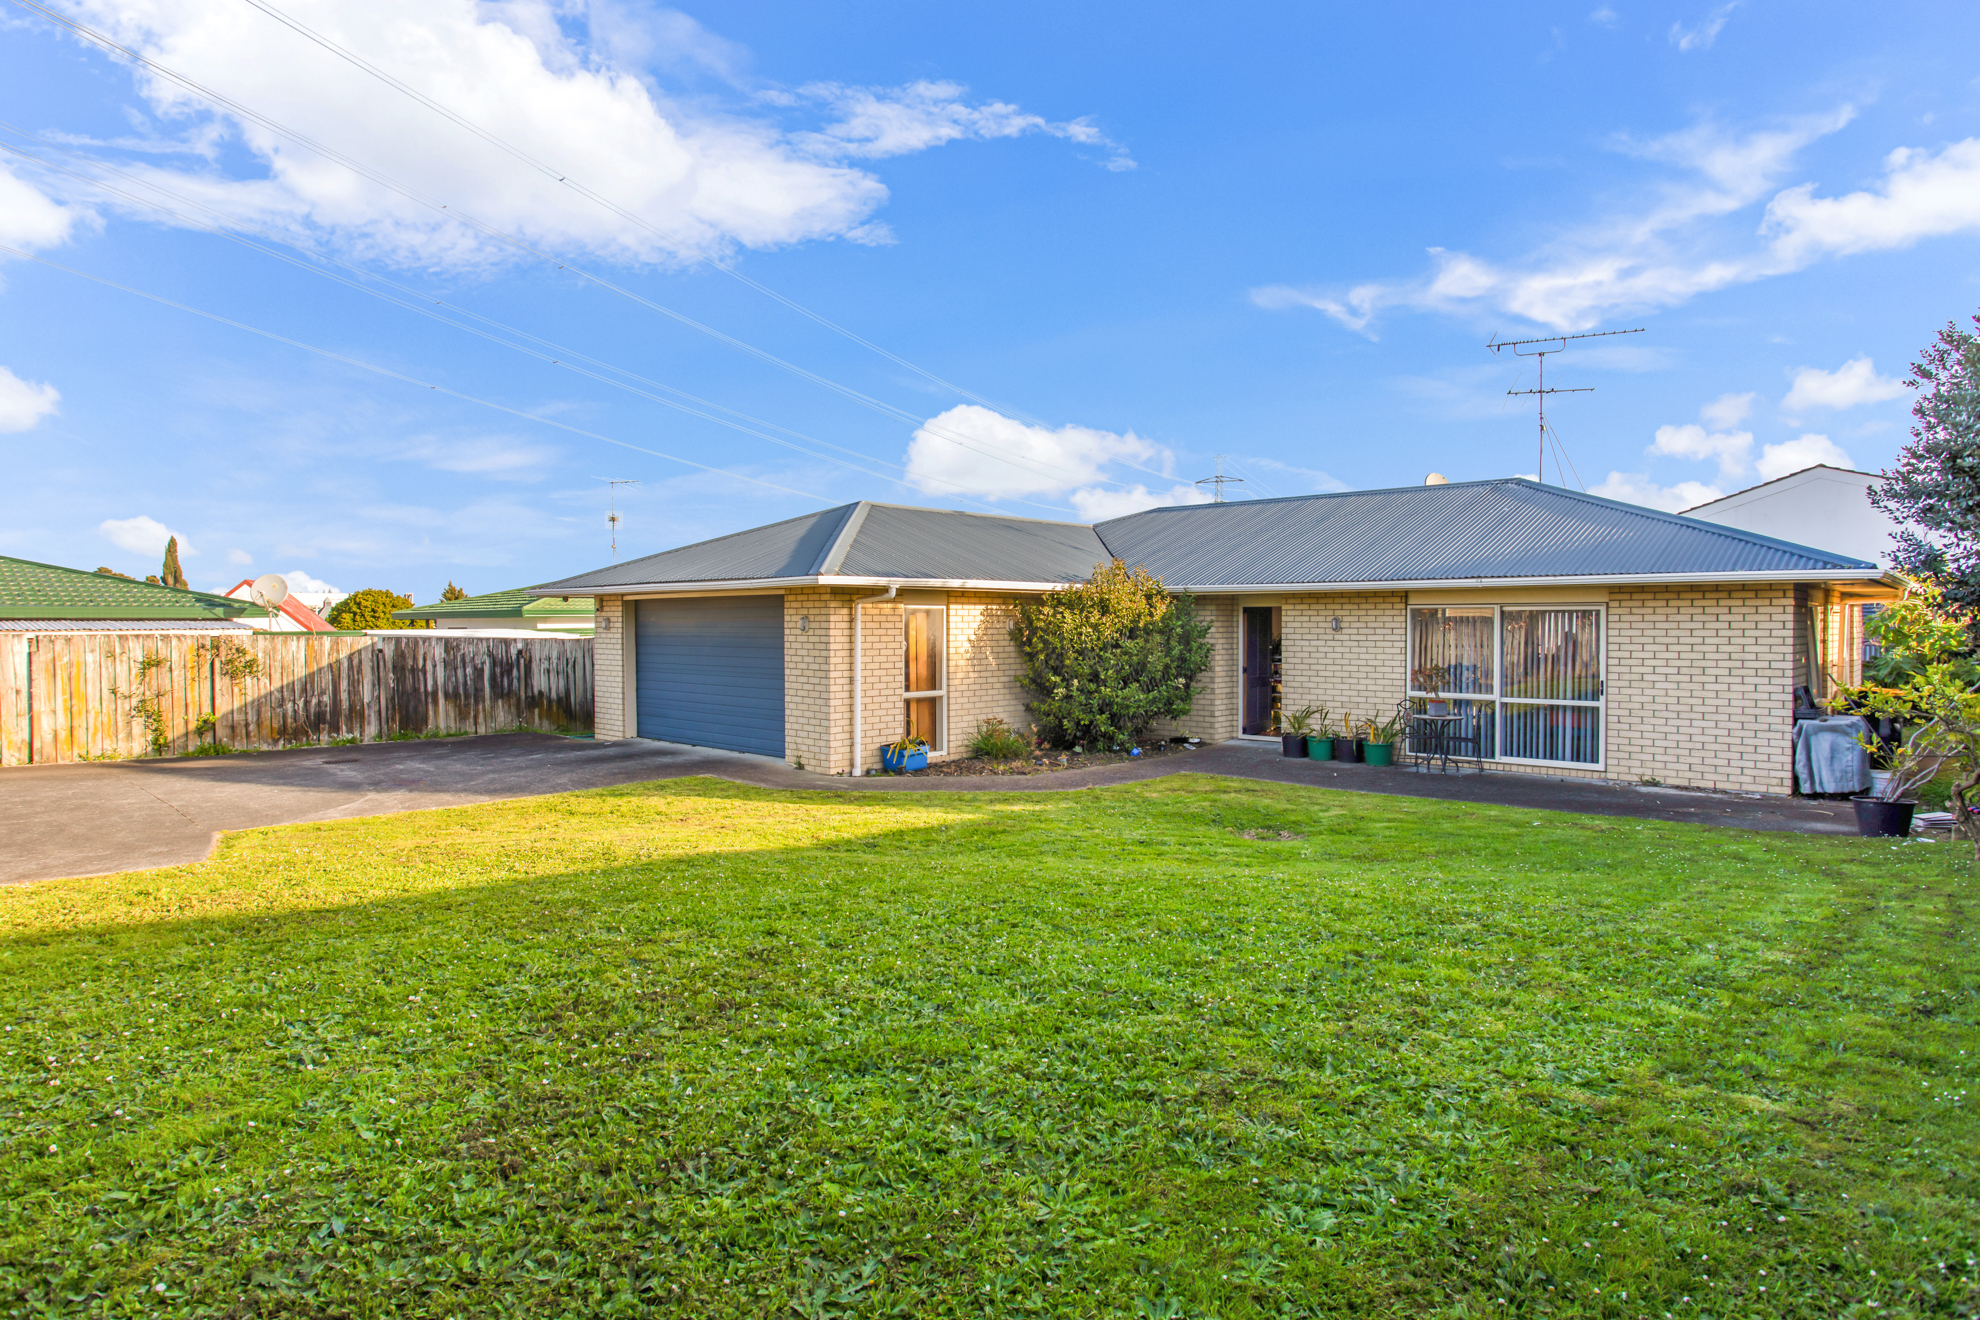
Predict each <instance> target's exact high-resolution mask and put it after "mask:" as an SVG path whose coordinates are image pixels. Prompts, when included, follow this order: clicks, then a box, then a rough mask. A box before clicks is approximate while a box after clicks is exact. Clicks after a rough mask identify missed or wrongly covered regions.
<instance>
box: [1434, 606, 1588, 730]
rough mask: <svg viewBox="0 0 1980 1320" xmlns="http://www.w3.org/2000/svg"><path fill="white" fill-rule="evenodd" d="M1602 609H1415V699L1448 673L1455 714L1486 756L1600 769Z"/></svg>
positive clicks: (1446, 685)
mask: <svg viewBox="0 0 1980 1320" xmlns="http://www.w3.org/2000/svg"><path fill="white" fill-rule="evenodd" d="M1603 615H1604V610H1603V609H1602V607H1601V606H1598V605H1577V606H1567V607H1555V606H1527V605H1475V606H1464V607H1461V608H1460V607H1445V608H1421V607H1419V608H1415V609H1412V610H1410V612H1409V616H1410V628H1409V632H1410V648H1409V649H1410V681H1409V692H1410V695H1411V696H1422V695H1424V694H1425V693H1426V692H1427V691H1428V682H1429V680H1430V679H1432V678H1435V677H1438V671H1441V679H1442V681H1441V683H1440V684H1439V686H1440V688H1441V690H1442V694H1443V695H1444V696H1446V697H1449V698H1450V699H1451V701H1452V707H1451V709H1452V712H1453V713H1454V714H1463V715H1469V716H1470V717H1471V721H1470V722H1471V724H1472V726H1473V727H1474V728H1475V729H1476V731H1477V732H1478V733H1479V734H1480V735H1481V745H1482V747H1483V749H1484V755H1485V756H1487V757H1489V758H1492V759H1495V760H1501V761H1532V762H1538V763H1541V764H1547V765H1578V766H1594V767H1599V766H1600V765H1601V764H1602V754H1603V752H1602V711H1603V697H1604V672H1603V660H1602V656H1603V645H1602V627H1603V622H1604V620H1603Z"/></svg>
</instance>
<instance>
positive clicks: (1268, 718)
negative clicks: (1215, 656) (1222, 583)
mask: <svg viewBox="0 0 1980 1320" xmlns="http://www.w3.org/2000/svg"><path fill="white" fill-rule="evenodd" d="M1272 613H1273V612H1272V609H1271V607H1270V606H1266V607H1264V608H1258V607H1254V606H1246V607H1245V611H1244V723H1243V726H1242V727H1243V729H1244V731H1245V732H1246V733H1270V732H1271V731H1272V680H1273V677H1274V674H1273V670H1274V669H1276V668H1277V665H1276V664H1275V663H1274V662H1273V660H1272Z"/></svg>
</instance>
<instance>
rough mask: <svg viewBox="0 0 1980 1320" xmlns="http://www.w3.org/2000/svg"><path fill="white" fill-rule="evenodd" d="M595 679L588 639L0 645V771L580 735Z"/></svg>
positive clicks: (133, 638) (334, 637) (421, 636)
mask: <svg viewBox="0 0 1980 1320" xmlns="http://www.w3.org/2000/svg"><path fill="white" fill-rule="evenodd" d="M591 683H592V671H591V639H590V638H588V637H449V636H447V635H446V634H445V633H443V632H428V631H419V632H407V633H406V634H405V635H404V636H399V637H371V636H355V635H343V634H336V633H249V632H246V631H243V632H241V633H239V634H234V633H217V634H216V633H213V632H203V633H192V632H184V633H35V634H23V633H0V765H27V764H36V765H41V764H49V763H54V762H61V761H86V760H99V759H105V758H111V757H127V756H149V755H183V754H184V753H187V752H190V751H192V750H193V749H194V748H196V747H197V746H199V745H200V744H202V743H212V742H221V743H225V744H226V745H228V746H229V747H232V748H234V749H236V750H241V751H245V750H258V749H265V748H272V747H282V746H287V745H291V744H296V743H326V742H330V741H332V740H333V739H339V738H358V739H361V740H364V741H371V740H374V739H379V738H390V737H392V736H393V735H395V734H427V733H492V732H494V731H496V730H499V729H514V728H519V727H522V728H533V729H546V730H566V731H572V732H582V731H585V730H589V729H590V728H591V691H592V689H591ZM208 718H210V721H211V727H210V730H205V729H202V728H201V722H202V720H203V719H208Z"/></svg>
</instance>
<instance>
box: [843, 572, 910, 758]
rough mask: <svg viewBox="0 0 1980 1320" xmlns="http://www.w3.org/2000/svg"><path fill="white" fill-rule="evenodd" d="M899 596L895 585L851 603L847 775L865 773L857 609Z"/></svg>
mask: <svg viewBox="0 0 1980 1320" xmlns="http://www.w3.org/2000/svg"><path fill="white" fill-rule="evenodd" d="M900 594H901V589H900V586H899V585H898V584H896V585H894V586H891V587H888V588H887V589H886V590H885V591H883V592H881V593H880V594H879V595H877V596H861V597H860V598H859V599H858V600H856V601H854V602H853V745H852V761H851V768H850V770H849V771H848V773H849V774H853V775H860V774H863V773H865V772H864V771H862V770H861V769H860V768H859V749H860V748H861V747H863V746H865V744H864V743H863V742H862V741H861V740H860V718H859V717H860V712H861V711H863V710H864V709H865V708H866V702H865V700H864V698H865V694H866V690H865V688H864V686H863V685H862V684H861V683H860V678H861V666H862V663H863V662H864V661H865V659H866V648H865V646H863V645H861V643H862V642H863V641H864V638H863V637H862V636H861V634H860V618H861V616H860V612H859V607H860V606H862V605H877V604H879V603H880V602H881V601H883V600H892V599H893V598H894V597H896V596H898V595H900Z"/></svg>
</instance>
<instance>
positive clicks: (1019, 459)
mask: <svg viewBox="0 0 1980 1320" xmlns="http://www.w3.org/2000/svg"><path fill="white" fill-rule="evenodd" d="M1169 458H1170V455H1169V453H1168V451H1167V450H1165V449H1163V448H1162V447H1161V446H1159V445H1156V444H1152V443H1150V442H1149V441H1147V440H1143V439H1142V438H1141V437H1140V436H1138V435H1136V434H1135V433H1134V432H1132V431H1128V432H1126V433H1124V434H1121V433H1116V432H1113V431H1100V430H1096V429H1094V428H1093V427H1090V426H1061V427H1059V428H1058V429H1056V430H1053V429H1051V428H1048V427H1043V426H1033V425H1031V424H1029V423H1027V422H1020V421H1018V420H1016V419H1015V418H1010V417H1006V416H1004V415H1003V414H1002V413H998V412H993V411H991V410H990V409H988V408H983V407H979V406H978V405H976V404H973V403H965V404H961V405H958V406H957V407H954V408H951V409H949V410H948V411H947V412H945V413H942V414H940V415H939V416H936V417H931V418H929V419H928V421H926V422H924V423H923V424H922V426H921V428H920V429H919V430H917V431H916V432H915V433H914V438H913V439H912V440H910V441H909V442H908V451H907V465H906V466H907V479H908V481H909V482H910V483H911V484H912V485H914V487H915V488H916V489H918V490H921V491H923V492H925V493H927V494H930V495H946V494H953V493H955V492H956V491H957V490H958V489H959V488H960V489H962V490H966V491H968V492H969V493H971V494H976V495H987V496H989V497H990V498H992V499H1012V498H1019V497H1024V496H1034V495H1047V496H1063V497H1065V498H1067V499H1069V500H1070V501H1071V502H1072V505H1073V507H1074V508H1075V509H1078V510H1079V511H1080V512H1081V514H1082V516H1085V517H1088V518H1089V519H1090V518H1092V517H1096V516H1106V517H1112V516H1114V515H1116V514H1118V513H1120V512H1125V511H1128V510H1127V509H1126V507H1125V506H1126V505H1129V504H1131V505H1132V506H1133V508H1136V509H1147V508H1153V507H1154V506H1156V505H1158V504H1186V503H1191V502H1192V501H1191V500H1190V499H1189V498H1187V496H1186V495H1184V494H1182V493H1180V492H1183V491H1185V490H1187V491H1190V492H1194V491H1195V490H1196V487H1195V486H1193V485H1192V486H1188V487H1184V486H1180V485H1179V486H1177V487H1176V489H1175V490H1173V491H1169V492H1167V493H1153V492H1150V491H1149V490H1148V488H1147V487H1146V486H1141V485H1133V486H1128V487H1126V488H1125V489H1123V488H1122V487H1121V486H1120V485H1118V484H1116V483H1114V482H1112V481H1110V479H1109V478H1108V476H1107V473H1106V468H1107V465H1108V464H1109V463H1112V462H1115V461H1117V460H1126V461H1129V462H1133V463H1137V464H1141V465H1143V466H1153V467H1157V468H1166V467H1167V466H1168V462H1169ZM1089 510H1098V511H1102V512H1100V513H1090V512H1088V511H1089Z"/></svg>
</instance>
